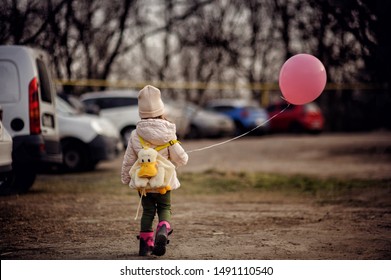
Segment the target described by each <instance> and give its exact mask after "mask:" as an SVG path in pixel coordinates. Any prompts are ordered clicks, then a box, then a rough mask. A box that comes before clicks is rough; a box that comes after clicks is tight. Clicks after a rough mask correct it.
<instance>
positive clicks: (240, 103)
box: [207, 99, 257, 107]
mask: <svg viewBox="0 0 391 280" xmlns="http://www.w3.org/2000/svg"><path fill="white" fill-rule="evenodd" d="M207 106H208V107H215V106H234V107H244V106H257V103H256V102H254V101H252V100H247V99H214V100H211V101H209V102H208V103H207Z"/></svg>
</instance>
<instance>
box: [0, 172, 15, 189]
mask: <svg viewBox="0 0 391 280" xmlns="http://www.w3.org/2000/svg"><path fill="white" fill-rule="evenodd" d="M13 180H14V177H13V174H12V171H10V172H7V173H2V174H1V175H0V195H8V194H11V193H12V183H13Z"/></svg>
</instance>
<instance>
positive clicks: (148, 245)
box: [137, 231, 154, 256]
mask: <svg viewBox="0 0 391 280" xmlns="http://www.w3.org/2000/svg"><path fill="white" fill-rule="evenodd" d="M137 239H140V249H139V252H138V255H139V256H147V255H150V254H151V253H152V251H153V243H154V242H153V232H152V231H151V232H149V231H148V232H140V235H139V236H137Z"/></svg>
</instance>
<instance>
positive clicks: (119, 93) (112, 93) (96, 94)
mask: <svg viewBox="0 0 391 280" xmlns="http://www.w3.org/2000/svg"><path fill="white" fill-rule="evenodd" d="M137 96H138V91H136V90H104V91H93V92H86V93H84V94H82V95H81V96H80V99H81V100H85V99H91V98H103V97H133V98H137Z"/></svg>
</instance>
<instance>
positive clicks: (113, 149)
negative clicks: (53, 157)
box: [56, 97, 123, 172]
mask: <svg viewBox="0 0 391 280" xmlns="http://www.w3.org/2000/svg"><path fill="white" fill-rule="evenodd" d="M56 108H57V116H58V124H59V131H60V139H61V146H62V153H63V163H62V166H63V167H64V169H65V170H67V171H72V172H73V171H85V170H92V169H94V168H95V166H96V165H97V164H98V163H99V162H100V161H104V160H112V159H114V158H116V157H117V156H118V155H119V153H120V152H121V151H122V150H123V145H122V141H121V138H120V135H119V133H118V131H117V129H116V127H115V126H114V125H113V124H112V123H111V122H110V121H108V120H106V119H104V118H102V117H99V116H95V115H88V114H84V113H79V112H78V111H77V110H76V109H75V108H73V107H72V106H70V105H69V104H68V103H67V102H66V101H64V100H63V99H62V98H60V97H57V101H56Z"/></svg>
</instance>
